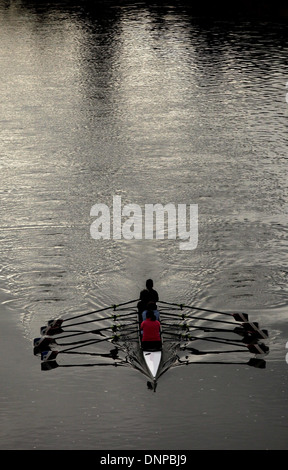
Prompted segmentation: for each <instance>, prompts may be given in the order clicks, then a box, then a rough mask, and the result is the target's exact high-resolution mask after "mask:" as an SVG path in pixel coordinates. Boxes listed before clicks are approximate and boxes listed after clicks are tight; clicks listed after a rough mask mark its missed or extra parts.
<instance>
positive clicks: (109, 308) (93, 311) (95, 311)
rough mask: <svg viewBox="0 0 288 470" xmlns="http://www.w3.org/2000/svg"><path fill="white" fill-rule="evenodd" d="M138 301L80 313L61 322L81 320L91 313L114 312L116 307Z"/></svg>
mask: <svg viewBox="0 0 288 470" xmlns="http://www.w3.org/2000/svg"><path fill="white" fill-rule="evenodd" d="M137 301H138V299H136V300H129V301H128V302H123V303H121V304H113V305H109V307H104V308H100V309H98V310H92V311H91V312H86V313H81V314H80V315H76V316H74V317H70V318H66V319H64V320H63V322H64V321H65V322H66V321H69V320H76V319H77V318H82V317H85V316H86V315H91V314H92V313H100V312H104V311H105V310H111V309H113V310H116V309H117V308H118V307H123V306H124V305H129V304H132V303H134V302H137Z"/></svg>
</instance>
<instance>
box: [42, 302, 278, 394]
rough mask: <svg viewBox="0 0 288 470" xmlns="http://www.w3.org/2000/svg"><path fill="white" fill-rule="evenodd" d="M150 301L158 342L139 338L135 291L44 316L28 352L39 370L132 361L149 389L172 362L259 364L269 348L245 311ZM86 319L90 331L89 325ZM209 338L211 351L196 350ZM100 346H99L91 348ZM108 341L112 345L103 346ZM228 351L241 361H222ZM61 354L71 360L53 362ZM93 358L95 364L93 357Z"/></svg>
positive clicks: (265, 335) (140, 311)
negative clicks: (85, 308)
mask: <svg viewBox="0 0 288 470" xmlns="http://www.w3.org/2000/svg"><path fill="white" fill-rule="evenodd" d="M154 304H155V302H154ZM154 306H156V309H157V311H156V312H157V315H158V314H159V317H158V318H159V322H160V328H161V330H160V338H161V341H160V343H159V342H157V344H155V342H153V341H151V343H150V344H149V341H145V342H143V341H142V339H143V331H142V329H141V325H142V322H143V317H142V315H143V314H144V317H145V312H146V313H147V308H148V305H147V303H146V304H143V299H142V298H141V295H140V299H136V300H131V301H128V302H124V303H121V304H118V305H117V304H113V305H110V306H106V307H103V308H101V309H98V310H94V311H91V312H87V313H82V314H79V315H75V316H73V317H68V316H67V317H66V316H65V317H64V318H58V319H53V320H49V321H48V323H47V325H46V326H44V327H42V328H41V329H40V333H41V336H40V337H39V338H35V339H34V343H33V345H34V354H35V355H37V356H40V357H41V369H42V370H51V369H54V368H56V367H73V366H74V367H79V366H82V367H83V366H89V367H91V366H111V365H113V366H117V367H120V366H122V367H127V366H132V367H133V368H135V369H137V370H138V371H140V372H141V373H142V374H144V375H145V376H146V378H147V379H148V384H149V388H152V389H153V390H154V391H155V390H156V386H157V383H158V380H159V378H160V377H161V376H162V375H163V374H164V373H165V372H166V371H168V370H169V369H170V368H172V367H175V366H181V365H188V364H194V365H195V364H209V363H210V364H211V363H213V364H237V365H240V364H242V365H245V366H247V365H248V366H253V367H258V368H265V365H266V362H265V360H264V359H263V357H264V356H266V355H267V354H268V352H269V347H268V346H267V345H266V344H265V343H266V340H267V339H268V332H267V330H262V329H261V328H260V327H259V324H258V323H255V322H250V321H249V319H248V315H247V314H246V313H228V312H219V311H216V310H209V309H204V308H200V307H197V306H189V305H185V304H177V303H171V302H164V301H160V300H159V299H158V300H157V304H155V305H154ZM149 308H150V307H149ZM149 308H148V309H149ZM154 311H155V310H154ZM84 317H85V319H84ZM91 324H92V325H93V329H92V330H91V329H89V326H90V325H91ZM98 325H99V327H98V328H97V326H98ZM100 325H101V326H100ZM210 343H212V344H213V346H214V348H213V350H207V349H205V350H203V349H198V348H199V345H200V348H203V347H205V346H204V345H205V344H210ZM100 345H101V348H103V350H102V351H96V350H95V349H96V348H98V347H99V346H100ZM196 345H198V348H196V347H195V346H196ZM111 346H113V349H109V348H111ZM84 348H85V350H84V351H83V349H84ZM104 348H106V349H104ZM235 348H236V349H235ZM228 353H229V354H230V355H231V356H233V358H235V355H236V354H237V358H238V356H239V355H240V356H241V361H239V360H235V359H234V360H233V361H227V360H225V361H224V360H223V357H225V358H226V357H227V354H228ZM247 353H248V354H252V355H254V357H251V358H250V359H249V360H248V362H247V361H246V360H242V356H245V355H246V354H247ZM65 355H66V357H69V358H71V357H73V358H74V362H73V363H72V364H71V363H68V364H66V363H65V360H63V362H64V363H63V364H61V361H60V363H59V362H58V359H59V358H60V357H63V358H64V357H65ZM68 355H69V356H68ZM207 355H208V356H210V357H212V358H213V360H212V361H211V362H209V361H208V362H207V361H204V360H203V357H206V356H207ZM83 356H85V358H86V359H87V358H89V362H88V363H84V364H83V363H81V362H80V363H79V362H77V360H79V358H80V357H81V358H82V357H83ZM216 356H217V357H220V360H219V361H216V360H215V358H216ZM95 357H97V361H98V362H96V363H95V362H93V361H95ZM76 359H77V360H76ZM111 360H112V362H111Z"/></svg>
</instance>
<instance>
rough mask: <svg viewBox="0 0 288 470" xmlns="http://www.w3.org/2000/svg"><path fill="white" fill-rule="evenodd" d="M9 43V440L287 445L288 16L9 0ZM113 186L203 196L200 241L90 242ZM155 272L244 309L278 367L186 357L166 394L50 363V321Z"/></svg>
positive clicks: (133, 198) (5, 79) (2, 30)
mask: <svg viewBox="0 0 288 470" xmlns="http://www.w3.org/2000/svg"><path fill="white" fill-rule="evenodd" d="M104 6H105V7H104ZM0 41H1V42H0V43H1V51H0V75H1V79H0V91H1V95H0V96H1V108H0V123H1V130H0V132H1V141H0V165H1V184H0V192H1V209H2V210H1V222H0V237H1V245H0V256H1V271H0V281H1V294H0V296H1V317H0V321H1V331H2V335H1V336H2V340H1V349H2V347H3V352H2V359H3V357H4V358H5V360H2V363H1V394H0V396H1V405H0V417H1V431H0V448H2V449H74V448H78V449H114V450H116V449H124V450H133V449H188V450H189V449H266V448H272V449H279V448H281V449H284V448H285V449H286V448H287V439H288V429H287V367H288V366H287V364H286V362H285V354H286V351H285V344H286V341H287V340H288V329H287V326H286V315H287V273H288V265H287V249H288V243H287V212H288V211H287V209H288V183H287V107H288V104H287V102H286V93H287V92H288V88H287V86H286V83H287V82H288V65H287V52H288V43H287V23H286V19H285V18H273V17H271V18H269V19H267V18H265V17H260V18H259V17H256V18H255V17H253V16H252V17H250V16H249V17H244V18H242V17H240V18H237V17H235V18H232V19H231V17H228V18H227V17H221V15H220V17H219V16H218V17H217V18H210V19H209V18H207V15H206V17H203V16H202V14H200V13H197V14H195V12H193V11H191V10H190V9H189V8H188V7H187V5H182V6H181V5H179V4H178V5H173V2H169V4H168V3H167V5H166V4H165V3H163V2H162V3H161V4H157V2H156V3H154V4H152V5H149V4H146V3H145V2H140V3H136V2H135V3H133V2H129V3H128V2H127V3H125V2H124V3H122V4H118V3H117V2H115V3H113V2H107V3H104V4H102V8H101V9H100V8H99V7H97V8H96V7H95V8H92V7H91V3H90V6H87V5H85V4H84V3H81V2H74V3H73V4H68V3H67V4H65V3H64V2H63V3H61V2H58V3H55V4H54V3H53V2H52V3H49V4H46V3H43V2H37V3H35V4H33V2H24V1H23V2H21V1H17V2H6V1H1V2H0ZM115 195H119V196H121V198H122V203H123V205H124V204H129V203H130V204H138V205H139V206H140V207H144V205H145V204H149V203H150V204H151V203H154V204H156V203H159V204H163V205H164V204H167V203H172V204H175V205H177V204H187V205H188V204H198V210H199V240H198V246H197V249H195V250H191V251H183V250H180V249H179V243H178V241H176V240H167V239H164V240H156V239H154V240H144V239H143V240H125V239H122V240H112V239H110V240H101V241H99V240H98V241H97V240H94V239H93V238H91V236H90V225H91V223H92V222H93V220H94V219H93V217H91V216H90V210H91V207H92V206H93V205H94V204H96V203H104V204H106V205H107V206H109V207H112V200H113V196H115ZM147 277H152V278H153V279H154V282H155V286H156V287H157V290H158V292H159V294H160V297H161V299H162V300H167V301H170V302H179V303H188V304H195V305H197V306H199V307H204V308H214V309H218V310H223V311H233V310H237V311H243V312H247V313H249V316H250V318H252V319H254V320H256V321H259V322H260V324H261V326H263V327H265V328H268V329H269V332H270V349H271V352H270V354H269V356H268V357H267V368H266V369H265V370H256V369H251V368H248V367H241V366H233V365H225V364H223V365H220V366H214V367H213V366H209V365H202V366H201V365H199V366H198V365H197V366H191V367H184V368H177V369H175V370H171V371H169V372H168V373H167V374H166V375H165V376H163V378H162V379H161V381H160V383H159V385H158V388H157V393H155V394H151V393H150V394H149V393H148V391H147V389H146V382H145V379H143V377H142V376H141V374H139V373H137V372H136V371H134V370H132V369H129V368H126V369H121V368H119V369H114V368H111V369H109V368H100V369H97V368H88V369H87V368H77V369H76V368H73V367H71V368H65V369H64V368H61V367H60V368H58V369H57V370H55V371H51V372H49V373H47V372H46V373H43V372H41V370H40V363H39V360H38V358H35V357H34V356H33V353H32V341H33V338H34V337H35V336H38V335H39V328H40V326H42V325H43V324H44V323H45V322H46V321H47V320H49V319H50V318H53V317H55V316H60V315H63V314H66V313H69V312H70V313H79V312H80V313H81V312H85V311H89V310H91V309H92V310H94V309H96V308H101V307H103V306H104V305H106V304H108V305H110V304H111V303H115V302H116V303H119V302H124V301H126V300H130V299H134V298H137V296H138V294H139V290H140V289H141V288H142V287H143V285H144V282H145V279H147ZM233 359H235V357H234V358H233ZM236 359H237V357H236ZM224 360H225V359H224Z"/></svg>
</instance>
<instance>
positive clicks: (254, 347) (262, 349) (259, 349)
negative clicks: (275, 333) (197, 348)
mask: <svg viewBox="0 0 288 470" xmlns="http://www.w3.org/2000/svg"><path fill="white" fill-rule="evenodd" d="M169 334H172V333H169ZM174 335H175V336H178V338H180V335H177V333H175V334H174ZM190 340H193V341H195V340H198V341H210V342H212V343H220V344H226V345H227V344H228V343H229V344H230V346H239V344H238V343H235V342H234V341H229V340H226V339H223V338H205V337H199V336H192V335H190V334H188V335H182V341H190ZM241 346H243V347H246V348H248V349H249V351H250V352H252V353H254V354H268V352H269V347H268V346H266V345H265V344H263V343H259V344H257V343H254V344H241Z"/></svg>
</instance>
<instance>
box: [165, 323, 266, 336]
mask: <svg viewBox="0 0 288 470" xmlns="http://www.w3.org/2000/svg"><path fill="white" fill-rule="evenodd" d="M192 321H193V319H190V320H188V321H187V322H186V323H182V324H181V323H180V324H177V323H176V324H172V323H167V322H165V321H164V322H161V326H162V327H163V326H164V327H165V326H168V327H171V328H174V329H183V330H185V331H189V329H190V328H193V329H196V330H202V331H205V332H216V331H217V332H224V333H235V334H237V335H240V336H250V337H254V338H258V339H260V338H262V339H267V338H268V331H267V330H260V329H259V325H258V323H252V322H246V323H243V324H242V325H241V327H239V326H236V327H235V328H233V330H229V329H225V328H215V327H210V326H208V327H206V326H199V325H195V324H194V323H193V325H191V327H190V326H189V323H191V322H192ZM166 331H167V329H165V328H163V332H166ZM168 331H169V330H168Z"/></svg>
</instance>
